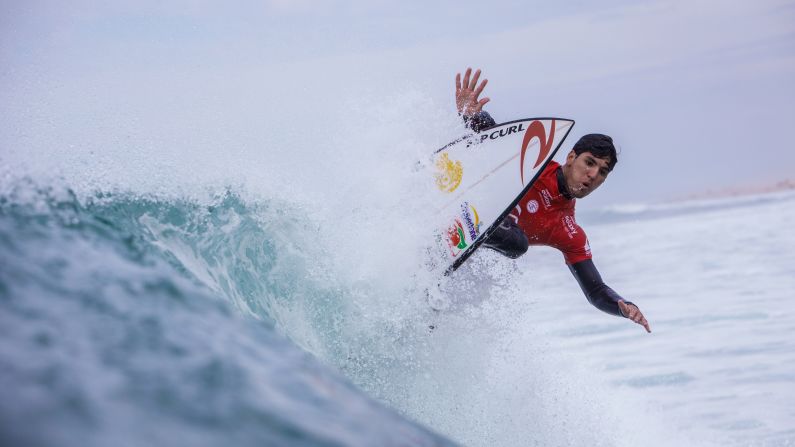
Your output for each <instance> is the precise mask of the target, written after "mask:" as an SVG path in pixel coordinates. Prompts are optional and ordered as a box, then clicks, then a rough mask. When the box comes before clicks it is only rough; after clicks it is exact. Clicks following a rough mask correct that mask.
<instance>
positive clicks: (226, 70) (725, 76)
mask: <svg viewBox="0 0 795 447" xmlns="http://www.w3.org/2000/svg"><path fill="white" fill-rule="evenodd" d="M95 3H96V4H95ZM105 3H106V4H99V2H80V1H73V2H57V1H51V2H42V1H9V0H0V89H2V90H0V101H2V105H0V114H2V115H0V116H2V123H1V124H0V127H3V128H4V129H2V133H3V134H4V136H2V137H0V144H1V145H2V146H0V150H3V151H8V150H11V149H15V150H17V151H20V150H22V149H23V146H24V145H26V144H44V143H42V141H50V142H52V141H53V140H60V141H63V140H64V139H67V140H68V139H69V138H70V136H76V135H83V138H86V137H85V135H86V134H91V132H88V131H87V130H86V129H81V126H88V125H90V123H96V122H101V123H105V125H106V126H107V127H108V128H113V129H116V131H118V132H122V131H123V130H124V129H129V127H125V126H132V124H129V121H131V119H130V118H129V117H128V116H127V117H125V118H124V121H125V122H126V124H123V125H122V124H120V123H114V124H109V122H108V121H107V119H108V118H107V115H109V114H110V115H113V114H117V116H123V113H122V112H120V110H121V109H123V108H124V107H127V106H130V105H131V104H135V101H141V100H140V98H141V97H143V96H145V95H151V96H150V97H149V100H148V102H146V104H145V105H144V103H143V102H141V103H137V105H136V106H135V107H138V109H137V110H138V111H139V112H140V115H152V116H158V114H159V113H165V112H163V111H164V110H166V111H168V110H183V109H185V108H190V109H193V110H196V109H210V110H203V111H202V112H201V113H204V114H208V116H213V117H214V118H213V119H216V120H220V122H222V123H227V124H229V126H230V127H229V128H228V129H229V131H234V132H235V133H236V134H237V135H241V134H246V133H247V132H255V130H253V129H252V130H250V131H249V130H247V129H249V128H250V127H252V126H253V125H254V123H257V122H259V123H261V122H262V119H260V120H257V119H256V116H258V115H260V111H259V109H258V107H259V108H262V106H263V103H267V105H268V106H269V108H270V109H273V108H274V107H276V108H278V109H279V110H281V111H283V112H281V113H283V114H284V115H285V116H287V117H290V118H291V119H294V118H296V117H299V116H300V115H301V113H302V111H303V113H306V114H308V115H312V114H313V113H312V111H311V110H306V109H307V104H312V103H313V101H316V102H317V103H318V108H317V110H318V111H321V112H322V113H325V114H328V113H329V110H335V109H334V108H333V105H334V104H332V105H329V103H335V102H337V99H336V98H337V97H344V98H341V99H340V100H339V104H338V108H337V109H336V110H338V111H339V112H337V113H345V112H346V111H345V105H346V104H350V103H351V97H354V98H355V97H356V96H357V95H361V96H362V102H364V103H366V102H367V99H368V98H370V99H371V98H378V97H379V96H378V95H379V94H383V93H384V92H387V93H394V94H398V95H400V94H402V93H404V92H411V94H413V95H420V96H423V97H425V98H427V100H428V101H431V102H432V103H433V104H438V105H440V107H441V106H444V107H447V105H448V104H449V110H450V113H453V102H452V87H453V78H454V75H455V73H456V71H460V70H463V69H464V68H466V67H467V66H473V67H481V68H482V69H483V70H484V74H485V76H486V77H488V79H489V86H488V88H487V91H486V95H487V96H489V97H490V98H491V103H490V104H488V105H487V110H489V111H490V112H491V113H492V115H493V116H494V117H495V118H496V119H497V121H498V122H499V121H508V120H513V119H518V118H525V117H531V116H561V117H565V118H572V119H574V120H576V122H577V124H576V126H575V128H574V131H573V134H572V135H571V136H570V139H571V140H570V141H568V142H567V143H568V144H567V145H564V148H566V149H568V148H569V147H570V146H571V144H573V142H574V141H575V140H576V138H578V137H579V136H580V135H582V134H585V133H590V132H603V133H608V134H610V135H612V136H613V137H614V139H615V140H616V141H617V143H618V144H619V146H620V148H621V155H620V161H619V165H618V167H617V169H616V171H615V172H614V173H613V174H611V178H610V179H609V180H608V182H607V183H606V184H605V186H603V190H600V191H598V192H596V193H595V194H594V195H593V196H592V197H594V199H593V200H591V199H590V198H589V200H591V202H592V203H594V204H597V205H598V204H604V203H614V202H630V201H657V200H665V199H669V198H674V197H681V196H683V195H686V194H688V193H691V192H693V193H697V192H703V191H706V190H720V189H724V188H729V187H737V186H753V185H761V184H770V183H775V182H776V181H779V180H783V179H787V178H790V179H791V178H795V170H794V169H793V167H795V148H794V147H793V145H792V143H791V137H790V134H791V129H792V127H793V123H794V122H795V111H794V110H795V107H794V105H795V86H794V85H793V84H795V82H793V80H795V2H794V1H718V0H693V1H666V0H661V1H646V2H634V1H633V2H628V1H615V0H613V1H600V2H584V1H569V2H523V1H501V2H499V1H498V2H460V1H459V2H447V1H444V2H411V1H408V2H387V1H377V0H376V1H359V0H354V1H331V0H329V1H314V0H296V1H290V0H276V1H263V2H253V1H252V2H223V3H221V2H203V1H191V2H148V1H129V2H122V1H118V2H105ZM558 3H561V4H558ZM207 84H225V85H226V87H225V88H218V87H212V86H208V85H207ZM197 89H201V90H202V91H203V92H204V93H203V96H201V95H200V96H201V99H200V100H196V99H195V98H196V96H191V95H192V92H195V91H196V90H197ZM367 92H371V93H372V92H376V93H377V94H375V95H373V94H371V93H367ZM368 95H369V96H368ZM315 97H316V98H317V100H314V99H313V98H315ZM365 97H367V98H365ZM191 98H194V99H191ZM196 101H198V102H196ZM320 102H322V103H323V105H320V104H319V103H320ZM354 102H355V101H354ZM147 108H148V109H147ZM232 108H237V109H241V110H245V111H246V113H247V115H246V116H247V117H248V118H245V119H235V120H232V119H231V118H228V116H229V115H228V114H225V112H224V111H226V110H230V109H232ZM58 113H63V114H68V115H69V116H70V117H71V119H72V121H64V122H65V123H68V125H67V124H64V126H63V127H59V126H58V125H53V124H52V121H53V120H56V121H57V119H55V118H54V117H57V116H58ZM197 113H198V112H197ZM214 113H215V115H213V114H214ZM332 113H334V112H332ZM81 114H83V115H85V116H90V117H91V119H86V120H83V121H75V120H76V119H77V118H75V117H77V116H80V115H81ZM100 114H101V115H102V118H100V117H98V115H100ZM220 115H224V116H226V117H227V120H226V121H225V120H224V116H220ZM249 115H254V117H251V116H249ZM261 117H270V118H268V119H270V120H271V121H270V122H273V123H275V124H274V126H284V123H285V122H288V121H286V120H285V121H278V120H275V121H274V120H273V119H272V118H273V112H272V111H270V112H268V111H262V112H261ZM138 118H140V117H138ZM138 118H136V119H135V120H133V121H135V122H136V123H137V124H135V125H136V126H138V127H136V131H137V132H139V133H140V132H145V129H143V130H142V128H141V126H147V125H149V124H147V121H146V119H144V118H141V119H138ZM268 119H266V120H265V121H266V122H267V121H268ZM103 120H104V121H103ZM162 121H163V120H162V119H160V120H159V121H155V120H154V118H153V122H152V123H151V126H157V125H158V123H162ZM229 121H234V123H229ZM142 123H143V124H142ZM171 124H172V127H171V128H172V129H173V128H175V127H179V123H178V122H174V123H171ZM266 127H267V126H266ZM277 130H278V129H277V128H274V129H270V128H265V129H264V130H263V128H262V126H259V127H258V130H257V131H267V132H275V131H277ZM108 132H109V131H105V132H104V133H103V135H105V136H107V134H108ZM160 132H161V133H160V135H166V134H165V132H167V131H166V130H160ZM45 134H47V135H48V137H47V138H46V139H44V140H42V141H38V140H37V138H38V139H41V138H44V137H43V135H45ZM116 137H118V136H116ZM75 138H77V137H75ZM114 138H115V137H114ZM206 138H211V137H210V136H207V135H205V139H206ZM76 141H77V140H76ZM435 143H436V142H429V145H434V144H435ZM12 146H13V148H12ZM429 149H431V150H432V149H434V147H431V148H429ZM561 155H562V154H561ZM560 158H561V157H560V156H559V157H558V159H560Z"/></svg>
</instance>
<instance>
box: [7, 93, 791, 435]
mask: <svg viewBox="0 0 795 447" xmlns="http://www.w3.org/2000/svg"><path fill="white" fill-rule="evenodd" d="M111 87H113V88H115V87H114V86H111ZM111 87H109V88H111ZM425 97H426V96H425V95H423V94H421V93H420V92H416V91H415V92H412V91H407V92H400V93H399V94H395V95H393V96H389V97H376V98H372V100H370V101H362V100H361V99H358V100H357V101H356V102H351V103H346V104H342V105H340V109H341V110H345V113H342V114H329V115H323V116H326V119H323V120H319V121H311V122H310V121H307V120H306V119H304V120H301V119H300V118H299V117H300V114H298V113H293V114H290V113H289V111H288V112H285V113H282V114H278V115H277V114H271V115H269V116H268V119H263V118H261V117H259V118H258V117H256V116H255V114H253V113H242V112H241V114H240V115H239V116H238V118H240V119H236V120H232V119H231V118H228V117H225V116H224V115H223V114H221V113H220V112H218V113H213V112H212V110H215V109H214V107H212V106H213V104H208V107H205V108H203V109H202V110H203V111H202V112H194V113H195V114H194V115H193V119H192V120H187V121H186V120H181V121H180V119H179V118H177V119H176V122H181V123H182V125H183V126H182V127H181V128H180V130H179V131H176V132H175V131H174V130H173V127H172V126H173V124H174V123H175V120H174V119H173V116H177V115H176V114H177V113H178V112H177V110H170V109H168V107H166V108H165V109H163V110H151V111H150V110H147V109H146V107H145V105H142V104H139V105H136V104H134V103H131V104H128V106H130V107H131V110H133V111H135V110H140V111H141V112H142V113H137V114H136V113H133V115H134V116H135V117H136V118H135V119H128V118H129V116H128V115H126V114H129V113H130V112H129V111H126V112H124V114H123V116H121V117H120V115H119V113H113V112H114V111H112V110H111V111H109V112H110V113H103V114H96V113H94V111H92V109H91V108H90V107H86V109H85V110H82V112H81V107H82V106H80V105H76V106H72V108H71V109H70V110H71V113H68V114H63V116H61V115H60V114H56V115H57V116H58V119H55V120H53V119H50V120H48V119H41V120H38V121H31V122H24V123H23V121H24V119H25V115H24V114H23V115H22V116H11V114H10V113H7V114H6V115H5V116H4V119H5V123H6V125H5V128H6V131H7V132H6V136H5V137H4V138H3V147H2V148H1V150H2V152H0V157H2V158H1V159H0V162H1V163H0V263H1V264H2V270H0V389H2V390H3V391H2V393H3V396H2V397H3V398H2V399H0V443H2V444H3V445H26V446H38V445H81V446H93V445H130V446H133V445H208V446H210V445H222V444H231V445H307V446H325V445H363V446H364V445H396V446H399V445H456V444H461V445H470V446H494V445H500V446H520V445H521V446H525V445H539V446H542V445H597V446H630V445H650V446H665V445H738V446H740V445H753V446H784V445H792V444H793V443H795V422H793V421H795V408H794V407H793V406H792V402H793V401H795V383H793V382H795V342H793V341H792V337H791V334H792V332H793V330H795V320H794V319H793V317H794V316H795V315H793V314H794V313H795V310H793V304H792V299H793V295H792V291H793V290H795V234H793V233H792V232H791V231H789V228H791V226H793V225H795V194H794V193H792V192H780V193H775V194H767V195H757V196H746V197H740V198H727V199H715V200H710V201H700V202H683V203H674V204H664V205H654V204H646V205H642V206H631V207H623V208H622V207H613V208H609V209H601V210H598V209H590V210H588V209H586V210H584V211H582V210H581V213H580V214H579V215H578V221H579V223H580V224H581V225H582V226H583V227H584V228H585V229H586V231H588V234H589V239H590V242H591V247H592V249H593V252H594V256H595V258H594V259H595V262H596V264H597V265H598V266H599V268H600V270H601V272H602V275H603V276H604V279H605V280H606V282H607V283H608V284H609V285H611V287H613V288H614V289H616V290H617V291H619V293H621V294H622V295H624V296H626V297H627V298H629V299H630V300H632V301H634V302H636V303H637V304H638V305H639V306H640V308H641V309H642V310H643V312H644V313H645V314H646V316H647V318H648V320H649V322H650V324H651V327H652V331H653V333H652V334H645V332H644V331H643V329H642V328H641V327H640V326H637V325H634V324H632V323H631V322H629V321H626V320H623V319H620V318H616V317H612V316H609V315H606V314H602V313H600V312H599V311H598V310H596V309H594V308H593V307H591V306H590V305H589V304H588V303H587V301H586V300H585V298H584V297H583V296H582V293H581V291H580V290H579V288H578V287H577V285H576V283H575V281H573V279H572V278H571V275H570V273H569V272H568V269H567V268H566V267H565V265H564V263H563V259H562V257H561V255H560V254H559V253H558V252H556V251H555V250H552V249H546V248H537V247H534V248H531V250H530V251H529V253H528V254H527V255H526V256H524V257H523V258H521V259H519V260H517V261H511V260H508V259H506V258H503V257H500V256H498V255H496V254H494V253H492V252H489V251H487V250H480V251H479V252H478V253H476V255H475V256H473V258H472V259H471V260H470V261H468V262H467V265H465V266H464V267H462V268H461V269H460V270H459V271H457V272H456V273H455V274H454V275H452V276H451V277H450V278H441V276H440V272H439V271H438V270H433V269H432V268H429V267H428V262H427V244H428V239H429V233H428V229H429V228H431V227H432V225H431V223H432V222H433V218H434V216H433V213H432V212H431V211H430V210H432V209H433V208H434V206H433V205H434V203H433V200H432V199H430V198H426V197H427V196H428V194H427V192H428V191H430V190H432V188H433V184H432V182H433V176H432V165H431V164H430V163H429V155H430V153H431V152H432V151H433V150H434V149H436V148H438V147H441V146H442V145H443V144H445V143H446V142H448V141H450V140H452V139H453V138H456V137H458V136H460V134H461V133H462V132H464V131H465V129H464V128H463V126H462V124H461V123H460V122H459V121H458V118H457V117H456V116H455V113H454V112H453V113H451V112H450V110H448V108H447V107H444V106H441V105H438V104H435V103H433V102H432V101H429V100H427V99H425ZM238 99H239V98H238ZM131 101H134V100H131ZM239 102H240V101H238V103H239ZM50 106H52V107H53V109H54V110H57V109H58V106H59V104H50ZM136 107H138V108H139V109H136ZM253 108H254V105H249V109H253ZM221 109H223V108H222V107H221ZM143 111H146V112H147V113H143ZM249 111H250V110H249ZM148 112H151V113H148ZM31 113H32V112H31ZM196 114H198V115H196ZM408 117H410V118H408ZM186 122H187V123H189V125H188V126H187V128H186V127H185V123H186ZM358 123H367V126H362V125H360V124H358ZM211 124H212V125H211ZM409 129H410V131H409ZM233 135H234V137H233ZM572 143H573V142H572V141H569V142H567V143H564V145H563V149H562V150H563V151H566V150H568V149H569V148H570V145H571V144H572ZM559 157H560V156H559ZM620 169H621V166H620V165H619V167H618V171H620ZM618 171H617V173H618ZM601 193H605V194H608V193H609V191H607V190H606V191H599V192H598V193H597V194H601ZM586 203H587V202H584V203H583V206H582V207H580V208H584V206H585V204H586ZM427 290H430V292H426V291H427ZM429 293H430V295H431V296H430V300H433V306H431V305H429V296H428V294H429ZM432 307H433V308H432ZM434 308H435V309H440V310H434ZM429 326H434V328H435V329H433V330H431V329H430V328H429Z"/></svg>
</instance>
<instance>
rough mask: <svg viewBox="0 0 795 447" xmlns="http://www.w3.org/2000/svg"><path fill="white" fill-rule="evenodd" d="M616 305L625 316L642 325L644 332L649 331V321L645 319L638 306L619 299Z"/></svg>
mask: <svg viewBox="0 0 795 447" xmlns="http://www.w3.org/2000/svg"><path fill="white" fill-rule="evenodd" d="M618 307H619V309H621V313H622V314H624V316H625V317H627V318H629V319H630V320H632V321H634V322H635V323H637V324H639V325H641V326H643V328H644V329H646V332H648V333H651V327H649V322H648V321H646V317H644V316H643V312H641V311H640V309H639V308H638V306H636V305H634V304H627V303H625V302H623V301H619V302H618Z"/></svg>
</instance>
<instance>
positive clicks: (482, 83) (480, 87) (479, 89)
mask: <svg viewBox="0 0 795 447" xmlns="http://www.w3.org/2000/svg"><path fill="white" fill-rule="evenodd" d="M479 71H480V70H478V72H479ZM488 83H489V80H488V79H484V80H483V82H481V83H480V85H479V86H478V87H477V88H476V89H475V98H477V97H478V96H480V94H481V93H483V89H484V88H486V84H488Z"/></svg>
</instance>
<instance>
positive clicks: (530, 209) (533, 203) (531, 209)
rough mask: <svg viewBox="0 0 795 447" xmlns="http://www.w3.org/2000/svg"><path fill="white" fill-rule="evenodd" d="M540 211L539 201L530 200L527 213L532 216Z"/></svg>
mask: <svg viewBox="0 0 795 447" xmlns="http://www.w3.org/2000/svg"><path fill="white" fill-rule="evenodd" d="M537 211H538V201H537V200H530V201H528V202H527V212H528V213H530V214H535V213H536V212H537Z"/></svg>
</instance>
